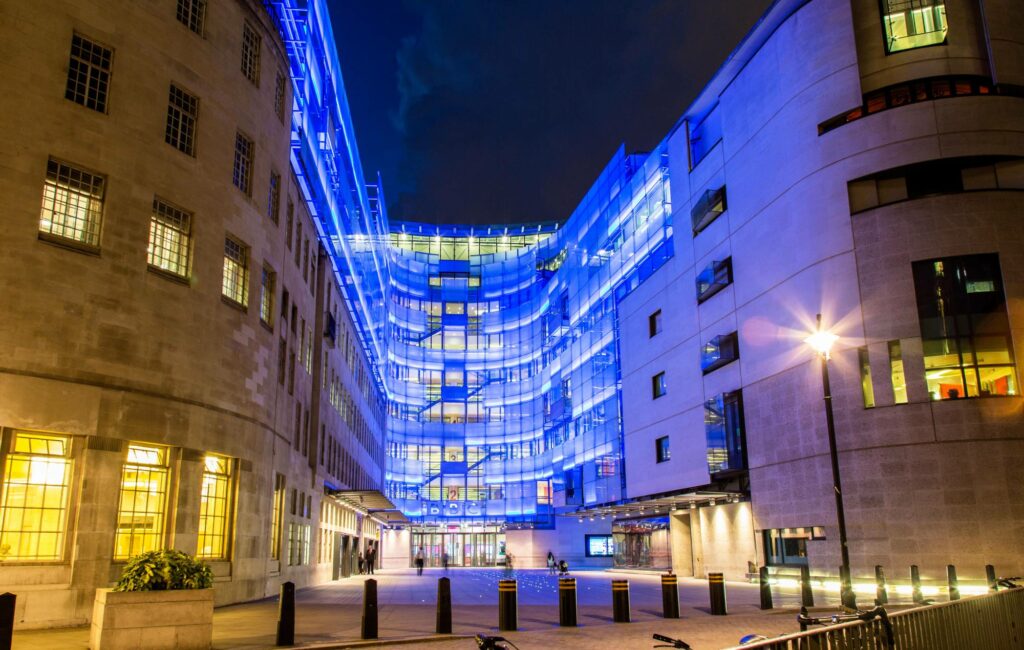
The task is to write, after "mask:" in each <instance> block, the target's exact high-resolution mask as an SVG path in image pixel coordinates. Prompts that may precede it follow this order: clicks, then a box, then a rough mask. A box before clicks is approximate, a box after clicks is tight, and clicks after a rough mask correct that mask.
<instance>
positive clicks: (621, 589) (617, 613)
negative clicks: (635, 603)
mask: <svg viewBox="0 0 1024 650" xmlns="http://www.w3.org/2000/svg"><path fill="white" fill-rule="evenodd" d="M612 620H613V621H615V622H616V623H629V580H612Z"/></svg>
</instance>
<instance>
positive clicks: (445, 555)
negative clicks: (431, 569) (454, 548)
mask: <svg viewBox="0 0 1024 650" xmlns="http://www.w3.org/2000/svg"><path fill="white" fill-rule="evenodd" d="M441 565H442V566H443V567H444V570H445V571H448V551H445V552H443V553H441Z"/></svg>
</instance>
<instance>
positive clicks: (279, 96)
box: [274, 70, 288, 122]
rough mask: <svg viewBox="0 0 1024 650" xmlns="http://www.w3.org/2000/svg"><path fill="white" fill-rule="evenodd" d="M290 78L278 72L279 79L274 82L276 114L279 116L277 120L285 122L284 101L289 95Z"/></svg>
mask: <svg viewBox="0 0 1024 650" xmlns="http://www.w3.org/2000/svg"><path fill="white" fill-rule="evenodd" d="M287 83H288V78H287V77H285V76H284V74H282V73H281V71H280V70H278V71H277V79H275V82H274V113H275V114H277V119H279V120H281V122H284V100H285V98H286V96H287V93H288V90H287V88H288V86H287V85H286V84H287Z"/></svg>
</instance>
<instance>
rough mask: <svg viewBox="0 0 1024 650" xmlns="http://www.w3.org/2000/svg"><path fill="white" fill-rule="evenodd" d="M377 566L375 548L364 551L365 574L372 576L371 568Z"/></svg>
mask: <svg viewBox="0 0 1024 650" xmlns="http://www.w3.org/2000/svg"><path fill="white" fill-rule="evenodd" d="M376 564H377V547H376V546H370V548H368V549H367V550H366V572H367V573H369V574H370V575H373V567H374V566H375V565H376Z"/></svg>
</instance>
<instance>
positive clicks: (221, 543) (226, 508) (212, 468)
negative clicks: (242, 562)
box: [196, 454, 232, 558]
mask: <svg viewBox="0 0 1024 650" xmlns="http://www.w3.org/2000/svg"><path fill="white" fill-rule="evenodd" d="M231 464H232V463H231V459H230V458H225V457H224V456H215V455H213V454H209V455H207V456H206V458H205V459H204V465H203V489H202V493H201V494H200V499H199V545H198V547H197V550H196V555H197V556H198V557H205V558H227V557H228V551H229V549H228V539H229V538H228V532H229V529H230V527H231Z"/></svg>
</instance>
